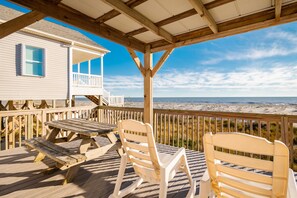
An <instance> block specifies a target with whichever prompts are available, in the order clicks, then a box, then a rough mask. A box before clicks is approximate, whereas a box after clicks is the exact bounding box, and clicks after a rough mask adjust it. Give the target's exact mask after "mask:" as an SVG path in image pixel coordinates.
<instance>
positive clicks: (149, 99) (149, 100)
mask: <svg viewBox="0 0 297 198" xmlns="http://www.w3.org/2000/svg"><path fill="white" fill-rule="evenodd" d="M152 57H153V55H152V53H151V49H150V46H149V45H148V46H147V47H146V49H145V54H144V69H145V77H144V122H145V123H149V124H151V125H153V78H152V75H151V73H152V69H153V67H152V65H153V60H152Z"/></svg>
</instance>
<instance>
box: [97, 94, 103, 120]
mask: <svg viewBox="0 0 297 198" xmlns="http://www.w3.org/2000/svg"><path fill="white" fill-rule="evenodd" d="M98 100H99V103H98V106H99V107H100V106H103V96H101V95H100V96H98ZM97 116H98V122H103V109H100V108H98V115H97Z"/></svg>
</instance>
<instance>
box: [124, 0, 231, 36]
mask: <svg viewBox="0 0 297 198" xmlns="http://www.w3.org/2000/svg"><path fill="white" fill-rule="evenodd" d="M233 1H235V0H216V1H211V2H209V3H206V4H204V7H205V8H206V9H207V10H209V9H212V8H216V7H219V6H222V5H224V4H227V3H230V2H233ZM195 14H197V11H196V10H195V9H191V10H187V11H185V12H182V13H180V14H177V15H174V16H172V17H169V18H167V19H163V20H161V21H159V22H157V23H155V25H156V26H158V27H161V26H164V25H168V24H170V23H174V22H176V21H179V20H182V19H185V18H187V17H190V16H193V15H195ZM146 31H147V29H146V28H140V29H137V30H133V31H131V32H128V33H126V35H127V36H135V35H137V34H141V33H143V32H146Z"/></svg>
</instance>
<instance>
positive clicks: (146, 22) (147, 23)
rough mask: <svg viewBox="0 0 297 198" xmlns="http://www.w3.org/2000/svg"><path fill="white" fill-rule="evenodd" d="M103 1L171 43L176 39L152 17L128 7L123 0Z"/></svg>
mask: <svg viewBox="0 0 297 198" xmlns="http://www.w3.org/2000/svg"><path fill="white" fill-rule="evenodd" d="M102 1H103V2H105V3H107V4H108V5H110V6H111V7H113V8H114V9H116V10H117V11H119V12H121V13H122V14H124V15H126V16H127V17H129V18H130V19H132V20H133V21H135V22H137V23H138V24H140V25H141V26H143V27H145V28H147V29H149V30H150V31H152V32H153V33H155V34H156V35H158V36H160V37H162V38H164V39H165V40H166V41H168V42H169V43H173V42H174V39H173V36H172V35H171V34H170V33H169V32H167V31H166V30H164V29H162V28H160V27H157V26H156V25H155V24H154V23H153V22H152V21H151V20H150V19H148V18H147V17H145V16H144V15H142V14H141V13H139V12H137V11H136V10H134V9H132V8H130V7H128V6H127V5H126V4H125V3H124V2H122V1H121V0H102Z"/></svg>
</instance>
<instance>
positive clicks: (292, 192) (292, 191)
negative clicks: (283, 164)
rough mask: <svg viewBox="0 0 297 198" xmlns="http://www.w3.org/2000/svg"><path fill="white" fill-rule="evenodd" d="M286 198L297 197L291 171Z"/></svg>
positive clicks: (296, 188) (290, 171)
mask: <svg viewBox="0 0 297 198" xmlns="http://www.w3.org/2000/svg"><path fill="white" fill-rule="evenodd" d="M287 197H289V198H293V197H297V185H296V181H295V177H294V172H293V170H292V169H289V181H288V191H287Z"/></svg>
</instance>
